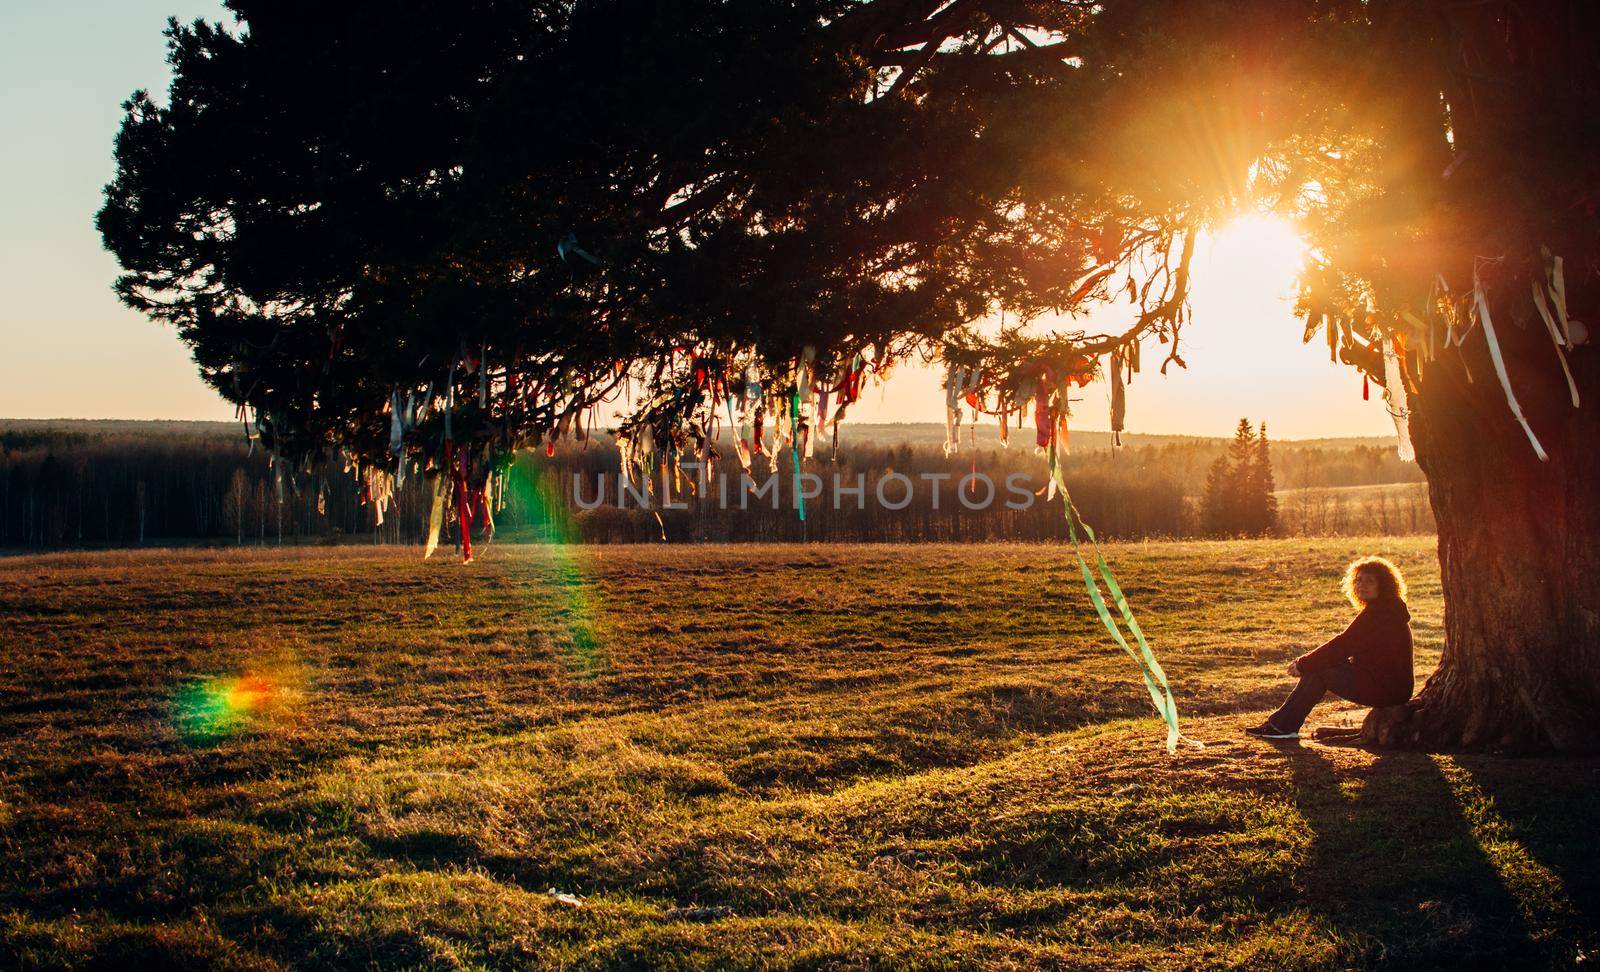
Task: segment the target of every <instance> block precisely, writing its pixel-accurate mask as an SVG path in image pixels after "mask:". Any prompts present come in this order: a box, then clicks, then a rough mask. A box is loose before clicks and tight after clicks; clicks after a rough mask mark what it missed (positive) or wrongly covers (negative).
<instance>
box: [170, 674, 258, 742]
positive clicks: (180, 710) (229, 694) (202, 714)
mask: <svg viewBox="0 0 1600 972" xmlns="http://www.w3.org/2000/svg"><path fill="white" fill-rule="evenodd" d="M278 695H279V691H278V687H277V685H276V684H275V683H274V682H273V680H272V679H270V678H267V677H266V676H264V675H241V676H239V677H237V678H212V679H206V680H205V681H203V682H201V683H199V684H197V685H191V686H189V687H187V688H185V689H184V690H183V691H181V692H180V693H179V694H178V700H177V715H176V720H177V727H178V731H179V732H180V733H181V734H182V735H183V736H184V737H186V738H188V739H190V740H199V741H203V740H208V739H217V738H220V737H224V736H230V735H233V734H234V733H236V732H238V731H240V730H241V729H244V728H246V727H247V726H249V724H250V723H251V722H252V720H253V719H255V718H257V717H259V716H260V715H261V714H262V713H263V712H265V711H266V710H267V709H268V708H269V707H271V706H272V704H273V703H274V702H275V701H276V700H277V697H278Z"/></svg>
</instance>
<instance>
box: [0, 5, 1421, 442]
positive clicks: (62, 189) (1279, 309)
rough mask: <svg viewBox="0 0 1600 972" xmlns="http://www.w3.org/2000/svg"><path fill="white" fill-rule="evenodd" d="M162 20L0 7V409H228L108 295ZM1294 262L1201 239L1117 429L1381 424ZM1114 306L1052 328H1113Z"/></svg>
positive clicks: (103, 413) (160, 84) (167, 331)
mask: <svg viewBox="0 0 1600 972" xmlns="http://www.w3.org/2000/svg"><path fill="white" fill-rule="evenodd" d="M169 16H177V17H178V18H179V19H180V20H192V19H194V18H195V17H205V18H206V19H208V20H227V19H230V18H229V15H228V14H227V12H226V11H224V10H223V8H222V6H221V5H220V4H219V3H214V2H209V3H208V2H199V0H158V2H153V0H120V2H109V0H99V2H87V0H78V2H58V3H50V2H46V0H8V2H7V3H5V4H3V5H0V84H3V85H4V88H3V89H0V90H5V91H6V92H7V93H8V95H9V97H8V98H6V99H5V100H4V102H3V103H0V418H125V419H231V418H232V417H233V410H232V408H231V406H229V405H227V404H226V403H225V402H223V401H222V399H221V398H219V397H218V396H217V394H216V393H215V392H213V391H212V390H211V389H210V388H208V387H207V386H206V385H205V384H204V383H203V382H201V380H200V378H199V376H198V373H197V371H196V369H195V366H194V363H193V362H192V360H191V359H190V356H189V352H188V349H187V348H185V347H184V346H183V344H182V342H180V341H179V340H178V338H177V336H176V334H175V333H174V332H173V331H172V329H171V328H169V327H167V326H165V325H159V324H156V323H153V322H151V321H149V320H147V319H145V318H144V317H142V316H141V315H139V314H137V313H135V312H133V311H131V310H128V309H127V308H125V307H123V306H122V305H121V304H119V303H118V302H117V300H116V298H115V297H114V295H113V294H112V291H111V284H112V281H113V280H114V279H115V277H116V273H117V266H116V261H115V260H114V259H113V258H112V256H111V255H110V254H109V253H107V252H106V251H105V250H104V249H103V248H102V247H101V245H100V240H99V236H98V234H97V233H96V232H95V230H94V213H95V211H96V210H97V209H98V208H99V206H100V192H101V189H102V187H103V186H104V185H105V183H106V182H108V181H109V180H110V178H111V174H112V162H111V150H112V139H113V137H114V136H115V134H116V130H117V125H118V123H119V121H120V119H121V115H122V113H121V109H120V105H121V103H122V102H123V100H125V99H126V98H127V97H128V95H129V94H131V93H132V92H133V91H134V90H135V89H137V88H149V89H151V90H152V91H153V92H157V93H164V92H165V89H166V84H167V79H168V71H167V67H166V62H165V53H166V52H165V41H164V39H163V38H162V36H161V30H162V28H163V26H164V25H165V23H166V20H167V18H168V17H169ZM1298 260H1299V253H1298V245H1297V243H1296V241H1295V240H1294V239H1293V237H1292V235H1290V234H1288V233H1286V232H1285V231H1284V228H1283V227H1282V226H1281V225H1275V224H1272V223H1270V222H1267V221H1264V220H1261V219H1259V218H1256V217H1246V218H1244V219H1242V220H1241V222H1240V223H1239V224H1238V226H1237V227H1236V228H1233V229H1221V230H1219V231H1218V233H1217V234H1216V235H1215V236H1214V237H1209V238H1207V239H1206V240H1204V241H1202V244H1201V245H1200V246H1199V247H1198V248H1197V253H1196V267H1195V273H1194V295H1193V312H1194V315H1193V321H1192V323H1191V324H1190V325H1189V326H1188V327H1186V329H1185V332H1184V337H1183V345H1182V348H1181V353H1182V355H1183V357H1184V359H1185V361H1187V362H1188V364H1189V368H1188V370H1187V371H1184V370H1180V369H1178V368H1176V367H1171V368H1169V369H1168V373H1167V375H1166V376H1164V377H1163V376H1161V375H1159V374H1158V373H1157V372H1156V367H1155V366H1156V365H1158V364H1159V361H1160V358H1161V357H1162V356H1163V355H1164V348H1160V347H1159V346H1157V345H1151V346H1149V347H1148V348H1147V349H1146V352H1145V356H1144V371H1143V372H1142V373H1141V374H1140V375H1138V376H1137V377H1136V378H1135V380H1134V383H1133V385H1132V386H1130V388H1129V389H1128V405H1127V429H1128V431H1130V432H1150V433H1169V434H1190V435H1229V434H1231V432H1232V430H1233V427H1234V425H1235V424H1237V422H1238V420H1239V419H1240V418H1241V417H1248V418H1250V419H1252V420H1253V421H1260V420H1263V419H1265V420H1266V421H1267V422H1268V425H1269V428H1270V430H1271V433H1272V435H1273V437H1274V438H1278V439H1294V438H1314V437H1321V436H1336V435H1392V434H1393V433H1394V425H1393V423H1392V421H1391V420H1390V419H1389V416H1388V414H1387V412H1386V410H1385V408H1384V405H1383V402H1382V400H1381V397H1380V396H1379V395H1378V394H1377V390H1376V389H1374V394H1373V396H1372V399H1371V400H1370V401H1365V402H1364V401H1362V398H1361V380H1360V377H1359V375H1357V374H1356V373H1355V372H1354V371H1352V370H1351V369H1349V368H1347V367H1344V366H1338V365H1334V364H1332V363H1330V362H1329V361H1328V357H1327V351H1326V346H1325V345H1323V344H1321V342H1319V341H1313V342H1312V344H1310V345H1302V344H1301V343H1300V333H1301V328H1300V325H1299V323H1298V322H1297V321H1295V320H1294V318H1293V316H1292V314H1291V312H1290V308H1291V306H1292V300H1291V299H1290V295H1291V294H1292V279H1293V275H1294V271H1295V267H1296V265H1297V264H1298ZM1126 313H1127V312H1126V310H1119V309H1117V308H1107V309H1105V310H1104V311H1103V312H1097V313H1096V314H1095V315H1093V316H1091V317H1089V318H1086V319H1080V320H1078V321H1070V320H1068V321H1062V322H1058V326H1060V327H1063V328H1067V329H1079V328H1081V329H1086V330H1089V331H1092V332H1101V331H1104V332H1111V331H1113V330H1117V329H1120V328H1121V326H1125V325H1124V322H1125V320H1126ZM1158 351H1159V352H1161V353H1157V352H1158ZM941 378H942V371H941V370H940V369H938V368H937V367H932V368H923V367H919V366H904V367H902V368H900V369H899V370H898V371H897V372H896V373H895V375H894V377H892V378H891V380H890V381H889V382H887V383H886V384H885V385H883V386H881V387H880V388H875V389H869V390H868V392H867V393H866V395H865V396H864V397H863V401H862V402H860V403H859V404H858V405H857V406H856V407H855V408H854V409H852V413H851V418H852V419H853V420H855V421H864V422H916V421H928V422H942V421H943V403H944V394H943V392H942V391H941V390H940V387H939V384H940V381H941ZM1074 408H1075V414H1076V415H1077V416H1079V418H1078V419H1077V422H1076V423H1075V424H1076V426H1077V427H1080V428H1084V429H1105V428H1108V427H1109V418H1108V415H1109V392H1108V390H1107V388H1106V387H1105V386H1104V384H1103V383H1096V384H1093V385H1090V386H1089V387H1087V388H1085V389H1084V390H1083V392H1082V400H1081V401H1079V402H1077V403H1076V404H1075V407H1074Z"/></svg>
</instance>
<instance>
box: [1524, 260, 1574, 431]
mask: <svg viewBox="0 0 1600 972" xmlns="http://www.w3.org/2000/svg"><path fill="white" fill-rule="evenodd" d="M1533 305H1534V306H1535V307H1537V308H1538V309H1539V316H1540V317H1541V318H1543V319H1544V326H1545V329H1546V330H1548V331H1549V332H1550V340H1551V342H1552V343H1554V344H1555V346H1556V358H1557V359H1558V360H1559V361H1560V362H1561V373H1562V374H1564V375H1566V376H1567V391H1568V393H1569V394H1571V396H1572V407H1573V408H1578V407H1579V405H1578V383H1577V382H1575V381H1573V380H1572V369H1571V368H1569V367H1567V354H1566V352H1565V351H1562V350H1561V348H1562V345H1563V344H1565V345H1566V346H1567V347H1569V348H1570V347H1571V346H1572V344H1571V342H1570V339H1568V338H1565V337H1563V336H1562V334H1561V332H1560V331H1559V330H1558V329H1557V328H1556V322H1555V318H1553V317H1551V316H1550V307H1549V305H1547V304H1546V303H1545V299H1544V290H1543V289H1542V288H1541V287H1540V285H1539V281H1537V280H1535V281H1534V282H1533Z"/></svg>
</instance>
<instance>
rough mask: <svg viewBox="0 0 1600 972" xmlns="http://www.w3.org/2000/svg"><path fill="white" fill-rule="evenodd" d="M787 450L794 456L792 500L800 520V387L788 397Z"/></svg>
mask: <svg viewBox="0 0 1600 972" xmlns="http://www.w3.org/2000/svg"><path fill="white" fill-rule="evenodd" d="M789 452H790V453H791V454H792V455H793V456H794V501H795V504H796V505H797V506H798V507H799V509H800V522H801V523H804V522H805V519H806V494H805V490H803V489H801V488H800V389H799V388H798V387H797V388H795V390H794V397H793V398H791V399H789Z"/></svg>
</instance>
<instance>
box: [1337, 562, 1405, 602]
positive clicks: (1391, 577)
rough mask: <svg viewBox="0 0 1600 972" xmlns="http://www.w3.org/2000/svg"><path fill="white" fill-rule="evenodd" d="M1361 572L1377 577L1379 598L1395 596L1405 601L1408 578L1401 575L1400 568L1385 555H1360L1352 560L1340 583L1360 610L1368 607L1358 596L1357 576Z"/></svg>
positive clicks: (1382, 599) (1396, 598) (1340, 586)
mask: <svg viewBox="0 0 1600 972" xmlns="http://www.w3.org/2000/svg"><path fill="white" fill-rule="evenodd" d="M1359 574H1371V575H1372V576H1373V577H1375V578H1377V581H1378V600H1380V601H1387V600H1389V599H1390V598H1394V599H1395V600H1397V601H1400V602H1401V603H1402V604H1403V603H1405V599H1406V579H1405V578H1404V577H1402V576H1401V575H1400V568H1398V567H1396V566H1395V565H1394V564H1392V563H1390V562H1389V561H1388V560H1387V559H1385V558H1383V557H1359V558H1357V559H1355V560H1352V561H1350V566H1349V567H1346V568H1345V571H1344V580H1343V581H1341V582H1340V584H1339V589H1340V590H1342V591H1344V596H1345V597H1346V598H1347V599H1348V600H1349V601H1350V606H1351V607H1353V608H1355V609H1356V610H1358V611H1359V610H1361V609H1362V608H1363V607H1366V604H1365V603H1363V602H1362V600H1361V598H1359V597H1356V576H1357V575H1359Z"/></svg>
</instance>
